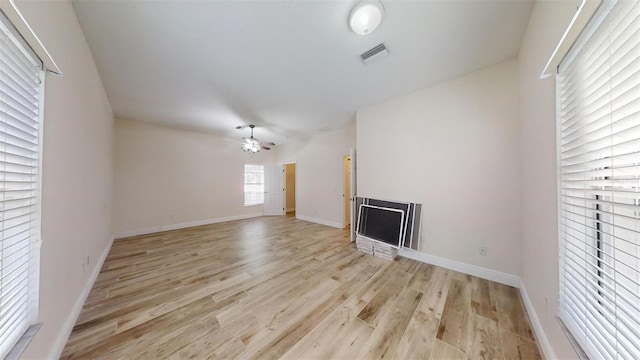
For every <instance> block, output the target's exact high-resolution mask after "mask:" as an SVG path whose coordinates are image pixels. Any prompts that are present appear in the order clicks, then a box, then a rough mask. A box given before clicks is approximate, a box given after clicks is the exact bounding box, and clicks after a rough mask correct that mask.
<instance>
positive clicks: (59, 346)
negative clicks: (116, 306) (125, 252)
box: [50, 237, 115, 359]
mask: <svg viewBox="0 0 640 360" xmlns="http://www.w3.org/2000/svg"><path fill="white" fill-rule="evenodd" d="M114 239H115V237H111V240H109V243H108V244H107V246H106V247H105V248H104V250H103V251H102V254H100V258H99V259H98V261H96V263H95V266H94V268H93V271H92V272H91V275H90V276H89V279H88V280H87V283H86V284H85V285H84V288H83V289H82V292H81V293H80V296H79V297H78V300H76V303H75V304H74V305H73V308H72V309H71V312H70V313H69V315H68V316H67V320H66V321H65V322H64V324H63V325H62V327H61V328H60V333H59V334H58V338H57V339H56V342H55V343H54V347H53V354H52V355H53V356H51V357H50V358H51V359H59V358H60V355H62V351H63V350H64V346H65V345H66V344H67V339H68V338H69V335H71V331H72V330H73V326H74V325H75V324H76V321H77V320H78V316H80V312H81V311H82V307H83V306H84V303H85V301H87V297H89V293H90V292H91V289H92V288H93V284H94V283H95V282H96V279H97V278H98V275H99V274H100V270H101V269H102V264H104V261H105V260H106V259H107V255H109V251H110V250H111V246H112V245H113V240H114Z"/></svg>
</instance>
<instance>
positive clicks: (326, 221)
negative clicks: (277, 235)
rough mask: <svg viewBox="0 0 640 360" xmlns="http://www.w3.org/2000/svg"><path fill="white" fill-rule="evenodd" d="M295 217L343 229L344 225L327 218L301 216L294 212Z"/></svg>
mask: <svg viewBox="0 0 640 360" xmlns="http://www.w3.org/2000/svg"><path fill="white" fill-rule="evenodd" d="M296 219H298V220H304V221H309V222H312V223H316V224H321V225H327V226H331V227H334V228H338V229H344V226H343V225H342V223H339V222H337V221H328V220H323V219H316V218H312V217H308V216H302V215H298V214H296Z"/></svg>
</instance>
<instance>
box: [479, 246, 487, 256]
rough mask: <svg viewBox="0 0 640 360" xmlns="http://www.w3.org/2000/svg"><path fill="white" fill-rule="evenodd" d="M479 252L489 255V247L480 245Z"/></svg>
mask: <svg viewBox="0 0 640 360" xmlns="http://www.w3.org/2000/svg"><path fill="white" fill-rule="evenodd" d="M479 252H480V255H482V256H487V247H486V246H480V249H479Z"/></svg>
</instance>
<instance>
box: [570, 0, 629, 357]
mask: <svg viewBox="0 0 640 360" xmlns="http://www.w3.org/2000/svg"><path fill="white" fill-rule="evenodd" d="M602 6H603V7H602V8H601V10H600V11H599V12H598V13H597V14H596V16H595V17H594V19H592V24H591V26H590V27H588V28H587V29H586V31H585V32H584V33H583V35H582V37H581V38H580V39H579V40H578V42H577V43H576V45H575V46H574V47H575V49H573V50H572V52H571V53H570V54H569V55H568V56H567V58H566V59H565V61H563V63H562V64H561V66H560V69H559V75H558V76H557V97H558V118H559V119H558V120H559V131H558V136H559V166H560V184H559V186H560V190H559V191H560V197H559V202H560V205H559V207H560V224H559V225H560V229H559V232H560V241H561V242H560V317H561V319H562V320H563V322H564V323H565V325H566V326H567V328H568V329H569V331H570V332H571V333H572V335H573V336H574V338H575V339H576V340H577V341H578V343H580V345H581V346H582V347H583V350H585V352H586V353H587V354H588V355H589V356H590V357H591V358H593V359H640V3H639V1H638V0H620V1H618V2H617V3H615V5H613V6H611V3H610V2H605V3H604V4H603V5H602Z"/></svg>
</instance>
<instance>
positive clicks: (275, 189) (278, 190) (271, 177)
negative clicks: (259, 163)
mask: <svg viewBox="0 0 640 360" xmlns="http://www.w3.org/2000/svg"><path fill="white" fill-rule="evenodd" d="M284 200H285V196H284V165H265V166H264V214H265V215H284Z"/></svg>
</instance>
